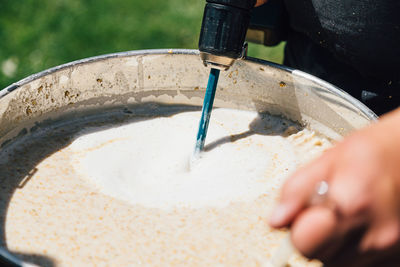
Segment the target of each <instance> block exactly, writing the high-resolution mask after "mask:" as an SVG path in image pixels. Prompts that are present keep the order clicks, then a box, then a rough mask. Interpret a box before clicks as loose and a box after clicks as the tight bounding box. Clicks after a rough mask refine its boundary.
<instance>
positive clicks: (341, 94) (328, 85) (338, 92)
mask: <svg viewBox="0 0 400 267" xmlns="http://www.w3.org/2000/svg"><path fill="white" fill-rule="evenodd" d="M165 54H171V55H172V54H178V55H179V54H181V55H199V51H198V50H195V49H146V50H133V51H126V52H119V53H111V54H105V55H100V56H95V57H89V58H85V59H80V60H76V61H72V62H69V63H66V64H62V65H59V66H56V67H53V68H49V69H47V70H44V71H41V72H39V73H36V74H32V75H30V76H28V77H26V78H24V79H22V80H20V81H18V82H15V83H13V84H11V85H10V86H8V87H6V88H4V89H3V90H1V91H0V99H1V98H2V97H4V96H5V95H7V94H9V93H10V92H12V91H14V90H16V89H18V88H19V87H21V86H23V85H25V84H27V83H29V82H31V81H33V80H36V79H38V78H41V77H43V76H46V75H49V74H52V73H54V72H56V71H59V70H62V69H65V68H69V67H72V66H76V65H81V64H86V63H90V62H96V61H101V60H105V59H109V58H118V57H128V56H137V55H165ZM244 60H246V61H250V62H254V63H258V64H262V65H267V66H270V67H274V68H277V69H280V70H283V71H286V72H289V73H291V74H292V75H294V76H297V77H303V78H305V79H307V80H311V81H312V82H314V83H316V84H318V85H321V86H322V87H324V88H326V89H327V90H329V91H330V92H331V93H332V94H334V95H337V96H339V97H341V98H343V99H345V100H347V101H348V102H350V103H351V104H353V105H354V106H355V107H357V108H358V109H359V110H360V111H361V112H362V113H363V115H365V116H366V117H368V118H369V119H371V120H376V119H377V118H378V116H377V115H376V114H375V113H374V112H372V111H371V110H370V109H369V108H368V107H367V106H365V105H364V104H363V103H361V102H360V101H358V100H357V99H355V98H353V97H352V96H350V95H349V94H348V93H346V92H345V91H343V90H342V89H340V88H338V87H336V86H335V85H333V84H331V83H329V82H326V81H324V80H322V79H320V78H318V77H315V76H313V75H311V74H308V73H305V72H303V71H300V70H296V69H293V68H290V67H287V66H283V65H280V64H276V63H272V62H269V61H266V60H262V59H257V58H252V57H246V59H244Z"/></svg>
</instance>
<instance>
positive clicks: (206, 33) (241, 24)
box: [199, 0, 256, 69]
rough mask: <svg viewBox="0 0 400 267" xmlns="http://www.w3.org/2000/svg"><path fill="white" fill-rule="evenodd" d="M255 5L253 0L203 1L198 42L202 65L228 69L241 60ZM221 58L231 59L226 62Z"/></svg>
mask: <svg viewBox="0 0 400 267" xmlns="http://www.w3.org/2000/svg"><path fill="white" fill-rule="evenodd" d="M255 3H256V0H207V4H206V6H205V9H204V15H203V22H202V26H201V32H200V39H199V50H200V53H201V56H202V59H203V61H204V63H205V65H208V64H211V65H212V66H217V67H218V66H220V69H228V68H229V67H230V65H231V64H233V61H234V60H235V59H237V58H239V57H241V55H242V52H243V44H244V41H245V37H246V32H247V28H248V26H249V22H250V13H251V10H252V8H253V7H254V5H255ZM224 59H232V60H231V61H230V62H231V63H227V62H224ZM221 65H222V67H221Z"/></svg>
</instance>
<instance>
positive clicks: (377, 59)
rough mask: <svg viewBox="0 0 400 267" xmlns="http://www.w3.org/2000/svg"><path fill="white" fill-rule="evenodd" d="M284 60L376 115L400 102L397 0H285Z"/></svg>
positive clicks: (398, 10) (398, 12) (399, 9)
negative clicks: (363, 105) (285, 38)
mask: <svg viewBox="0 0 400 267" xmlns="http://www.w3.org/2000/svg"><path fill="white" fill-rule="evenodd" d="M284 1H285V5H286V9H287V11H288V13H289V18H290V30H289V34H288V40H287V46H286V49H285V64H286V65H289V66H291V67H294V68H297V69H301V70H304V71H305V72H308V73H311V74H314V75H315V76H317V77H320V78H322V79H324V80H326V81H328V82H331V83H332V84H334V85H337V86H338V87H340V88H342V89H344V90H345V91H347V92H348V93H350V94H351V95H353V96H354V97H356V98H357V99H359V100H361V101H362V102H364V103H365V104H366V105H367V106H369V107H370V108H371V109H372V110H373V111H375V112H376V113H377V114H382V113H384V112H387V111H389V110H391V109H394V108H396V107H398V106H400V1H399V0H381V1H380V0H284Z"/></svg>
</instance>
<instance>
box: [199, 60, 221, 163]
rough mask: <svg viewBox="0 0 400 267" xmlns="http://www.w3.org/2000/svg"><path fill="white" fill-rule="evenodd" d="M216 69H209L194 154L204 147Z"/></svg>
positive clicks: (216, 82)
mask: <svg viewBox="0 0 400 267" xmlns="http://www.w3.org/2000/svg"><path fill="white" fill-rule="evenodd" d="M219 72H220V71H219V70H218V69H213V68H212V69H211V71H210V76H209V78H208V84H207V89H206V95H205V96H204V102H203V110H202V112H201V119H200V123H199V130H198V132H197V139H196V147H195V149H194V155H198V154H199V153H200V152H201V151H202V150H203V148H204V143H205V141H206V136H207V129H208V124H209V122H210V116H211V110H212V107H213V103H214V97H215V91H216V89H217V84H218V77H219Z"/></svg>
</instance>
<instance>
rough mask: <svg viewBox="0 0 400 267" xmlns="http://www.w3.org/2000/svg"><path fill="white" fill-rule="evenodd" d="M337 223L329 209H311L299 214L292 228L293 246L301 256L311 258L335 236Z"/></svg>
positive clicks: (320, 207) (316, 207) (317, 207)
mask: <svg viewBox="0 0 400 267" xmlns="http://www.w3.org/2000/svg"><path fill="white" fill-rule="evenodd" d="M337 223H338V222H337V217H336V215H335V214H334V212H333V211H332V210H330V209H329V208H326V207H322V206H315V207H311V208H309V209H307V210H306V211H305V212H303V213H301V214H300V215H299V217H298V218H297V219H296V221H295V222H294V224H293V226H292V234H291V235H292V242H293V245H294V246H295V247H296V248H297V249H298V250H299V251H300V252H301V253H302V254H303V255H305V256H308V257H312V256H314V253H315V252H316V251H319V250H320V248H321V246H322V245H323V244H326V243H328V242H329V241H330V240H331V239H332V236H335V231H336V225H337Z"/></svg>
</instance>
